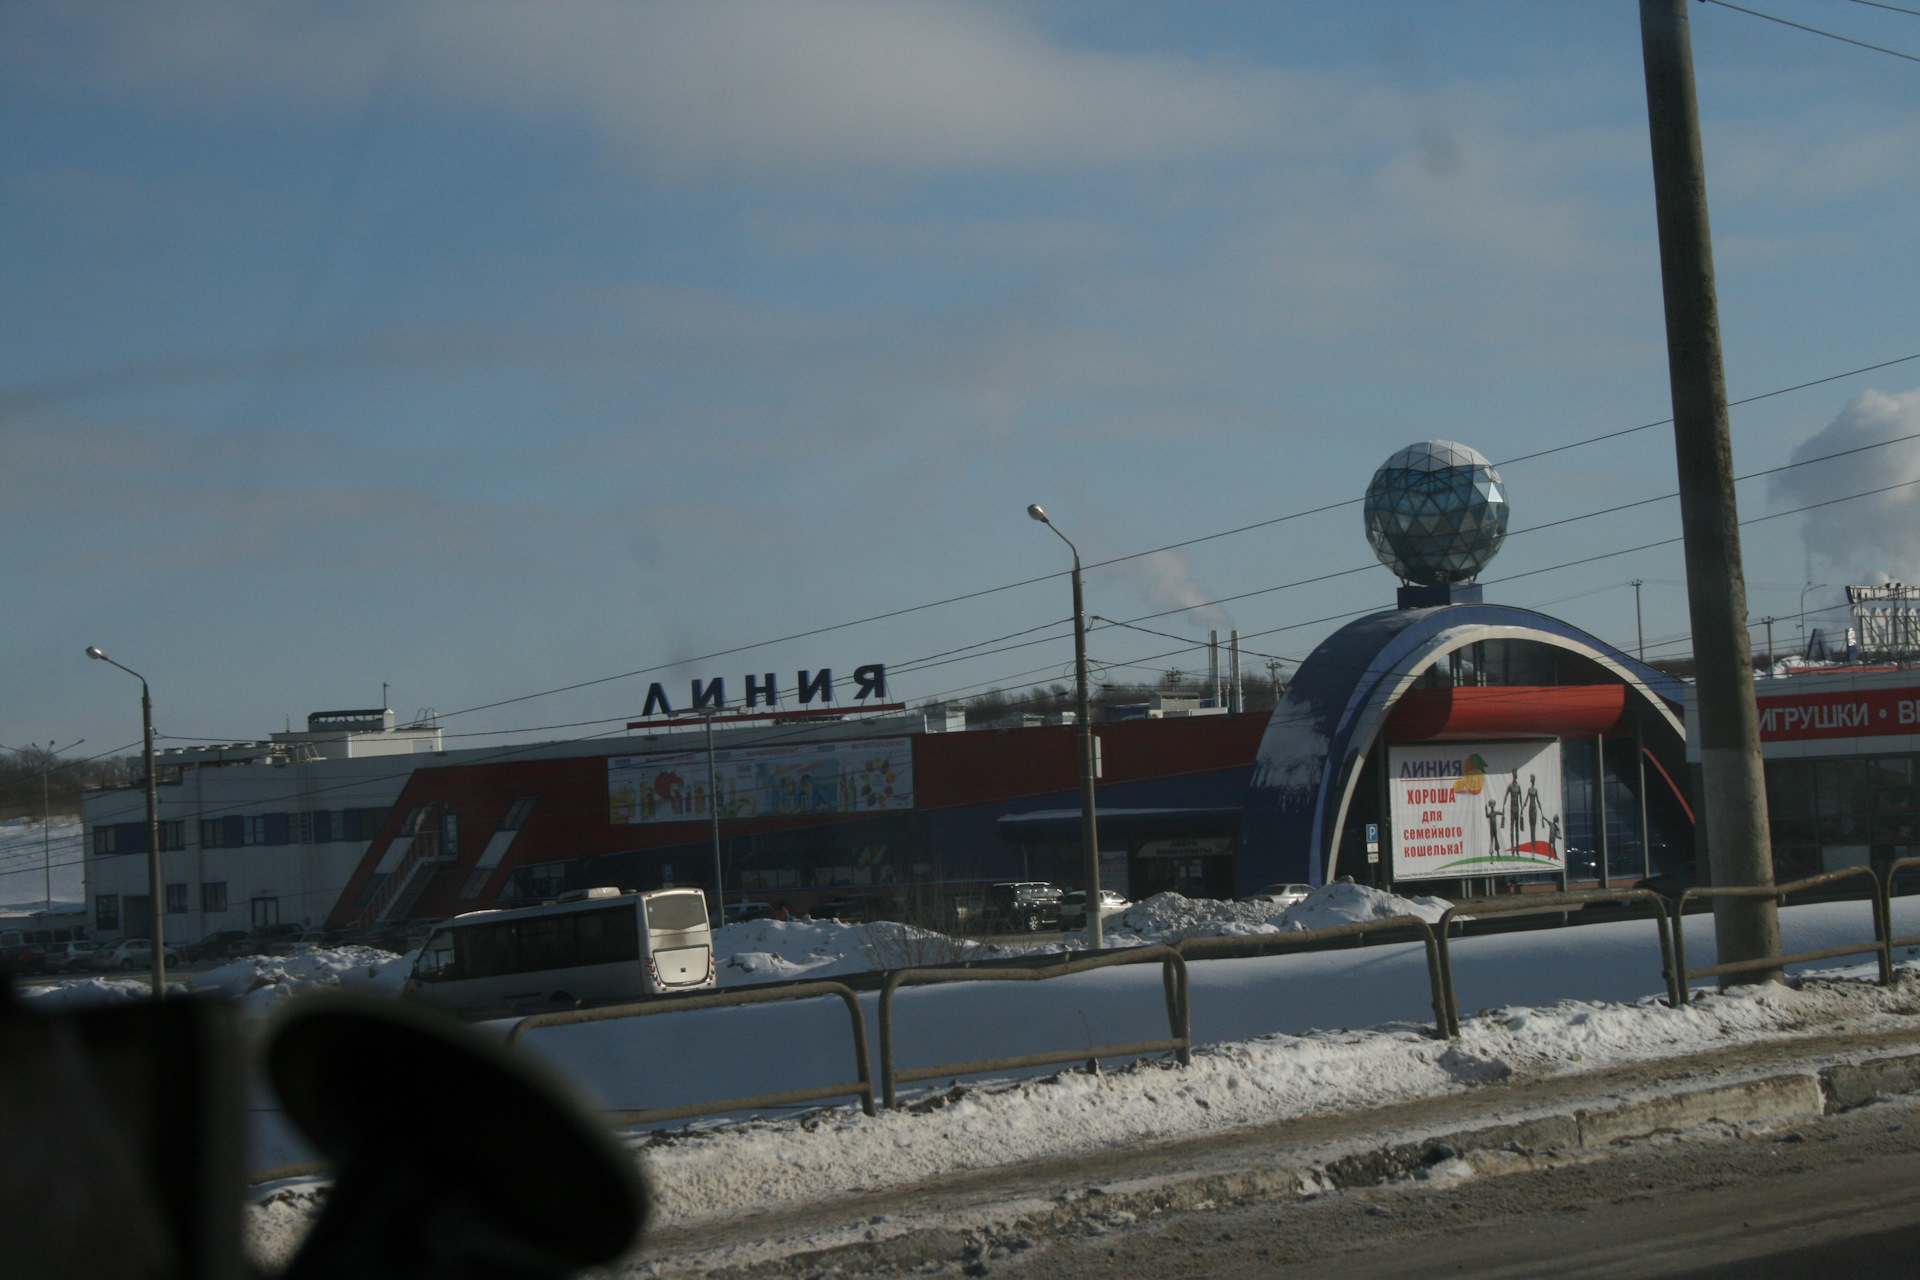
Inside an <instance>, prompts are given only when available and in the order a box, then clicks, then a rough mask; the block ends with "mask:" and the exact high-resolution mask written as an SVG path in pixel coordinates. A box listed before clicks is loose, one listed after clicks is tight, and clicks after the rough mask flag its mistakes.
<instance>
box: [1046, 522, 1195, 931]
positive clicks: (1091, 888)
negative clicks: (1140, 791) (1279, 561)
mask: <svg viewBox="0 0 1920 1280" xmlns="http://www.w3.org/2000/svg"><path fill="white" fill-rule="evenodd" d="M1027 515H1028V516H1030V517H1032V518H1033V519H1035V520H1038V521H1039V522H1040V523H1041V524H1044V525H1045V526H1047V528H1049V529H1052V530H1053V532H1054V536H1056V537H1058V538H1059V539H1060V541H1062V542H1064V543H1066V544H1067V550H1069V551H1071V552H1072V553H1073V683H1074V703H1075V705H1076V706H1077V707H1078V708H1079V711H1078V719H1079V721H1080V864H1081V874H1082V876H1083V878H1084V879H1085V880H1086V885H1087V887H1086V895H1087V896H1086V904H1087V950H1088V951H1098V950H1100V948H1101V947H1102V946H1103V945H1104V944H1105V942H1106V932H1105V927H1104V925H1103V923H1102V921H1101V919H1100V907H1101V903H1102V897H1101V893H1100V828H1099V818H1098V814H1097V812H1096V807H1097V806H1096V802H1095V801H1096V797H1095V792H1094V778H1095V777H1096V776H1097V773H1098V769H1099V756H1098V755H1097V754H1096V753H1097V752H1098V750H1099V748H1098V746H1096V745H1095V742H1094V737H1093V706H1092V702H1091V700H1090V699H1089V698H1088V696H1087V605H1086V598H1085V596H1084V595H1083V594H1082V592H1081V589H1080V548H1078V547H1076V546H1074V545H1073V539H1071V538H1069V537H1068V536H1067V535H1066V534H1064V533H1061V532H1060V530H1059V528H1058V526H1056V525H1055V524H1054V523H1053V521H1052V519H1051V518H1049V517H1048V515H1047V513H1046V512H1045V511H1043V510H1042V509H1041V508H1040V504H1038V503H1034V504H1033V505H1031V506H1029V507H1028V508H1027ZM1215 653H1216V658H1215V663H1216V668H1217V665H1218V657H1217V654H1218V650H1217V649H1216V650H1215Z"/></svg>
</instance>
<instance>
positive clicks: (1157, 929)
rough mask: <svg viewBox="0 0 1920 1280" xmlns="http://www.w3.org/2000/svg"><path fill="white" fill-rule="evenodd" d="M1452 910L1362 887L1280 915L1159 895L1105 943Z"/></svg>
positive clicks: (1112, 927)
mask: <svg viewBox="0 0 1920 1280" xmlns="http://www.w3.org/2000/svg"><path fill="white" fill-rule="evenodd" d="M1448 905H1449V904H1448V903H1446V902H1443V901H1442V900H1441V899H1439V898H1403V897H1400V896H1399V895H1397V894H1392V893H1388V892H1386V891H1385V890H1384V889H1375V888H1372V887H1371V886H1369V885H1364V884H1328V885H1322V886H1320V887H1319V888H1318V889H1315V890H1314V891H1313V892H1312V893H1311V894H1309V895H1308V896H1307V897H1306V898H1305V899H1304V900H1302V901H1300V902H1296V903H1295V904H1294V905H1293V906H1291V907H1289V908H1287V909H1286V910H1285V911H1282V912H1280V913H1279V914H1277V915H1276V914H1275V913H1274V910H1273V904H1272V903H1271V902H1219V901H1216V900H1214V899H1211V898H1183V897H1181V896H1180V895H1179V894H1177V893H1156V894H1154V895H1153V896H1152V897H1151V898H1148V899H1147V900H1146V901H1145V902H1141V903H1136V904H1135V905H1134V906H1132V907H1130V908H1129V909H1128V910H1127V911H1126V913H1125V914H1123V915H1120V916H1116V917H1113V918H1112V919H1111V920H1109V922H1108V924H1107V939H1108V945H1109V946H1122V947H1124V946H1152V945H1158V944H1163V943H1172V942H1181V941H1184V940H1185V939H1187V938H1221V937H1243V936H1247V935H1252V934H1261V933H1279V932H1282V931H1293V930H1302V929H1328V928H1332V927H1333V926H1334V925H1341V924H1353V923H1356V922H1357V921H1361V920H1385V919H1388V918H1390V917H1392V916H1418V917H1420V918H1421V919H1422V920H1426V921H1428V922H1433V921H1437V920H1438V919H1439V918H1440V915H1441V913H1442V912H1444V911H1445V910H1446V909H1447V907H1448Z"/></svg>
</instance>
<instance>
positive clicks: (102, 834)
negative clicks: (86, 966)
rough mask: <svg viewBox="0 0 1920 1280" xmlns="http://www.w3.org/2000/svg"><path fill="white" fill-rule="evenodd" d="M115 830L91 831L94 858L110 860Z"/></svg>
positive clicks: (96, 828)
mask: <svg viewBox="0 0 1920 1280" xmlns="http://www.w3.org/2000/svg"><path fill="white" fill-rule="evenodd" d="M116 830H117V828H114V827H95V828H94V829H93V856H94V857H96V858H110V857H112V856H113V854H114V853H115V852H116V850H115V849H114V847H113V836H114V832H115V831H116ZM116 910H117V908H116ZM103 927H104V926H103ZM114 927H115V928H118V927H119V926H118V925H115V926H114Z"/></svg>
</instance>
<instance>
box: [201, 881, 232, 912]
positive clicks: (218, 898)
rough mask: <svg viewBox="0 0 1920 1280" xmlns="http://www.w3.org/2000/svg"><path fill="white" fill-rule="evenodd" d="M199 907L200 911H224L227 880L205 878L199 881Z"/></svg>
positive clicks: (225, 907)
mask: <svg viewBox="0 0 1920 1280" xmlns="http://www.w3.org/2000/svg"><path fill="white" fill-rule="evenodd" d="M200 909H201V910H202V911H225V910H226V909H227V882H226V881H225V880H206V881H202V882H201V885H200Z"/></svg>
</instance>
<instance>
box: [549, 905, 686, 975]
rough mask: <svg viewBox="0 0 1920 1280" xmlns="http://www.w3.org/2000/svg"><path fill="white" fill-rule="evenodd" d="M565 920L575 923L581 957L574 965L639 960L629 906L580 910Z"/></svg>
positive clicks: (635, 920) (635, 917)
mask: <svg viewBox="0 0 1920 1280" xmlns="http://www.w3.org/2000/svg"><path fill="white" fill-rule="evenodd" d="M568 918H569V919H571V920H573V921H574V922H575V928H576V929H577V930H578V936H579V948H580V953H579V955H580V958H579V959H578V960H576V961H575V962H574V963H576V964H617V963H619V962H620V961H623V960H638V959H639V958H640V916H639V913H638V912H636V911H635V910H634V909H633V908H632V906H630V905H629V906H619V907H613V908H611V909H610V910H607V911H583V912H581V913H580V914H578V915H575V916H570V917H568ZM704 919H705V917H704V916H703V917H702V920H703V922H704Z"/></svg>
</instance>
